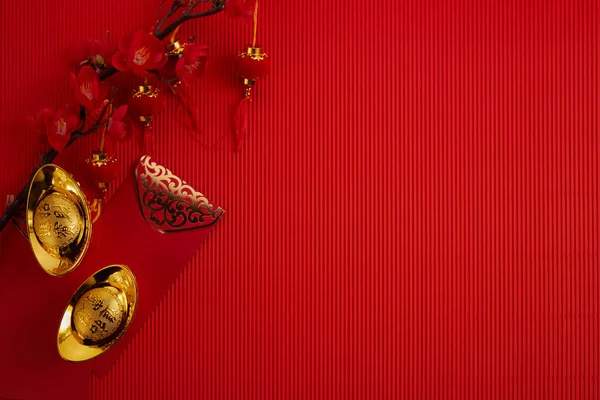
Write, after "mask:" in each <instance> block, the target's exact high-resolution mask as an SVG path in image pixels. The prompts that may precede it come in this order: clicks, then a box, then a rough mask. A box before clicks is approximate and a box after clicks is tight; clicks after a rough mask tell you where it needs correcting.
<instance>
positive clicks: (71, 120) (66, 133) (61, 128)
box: [36, 107, 79, 151]
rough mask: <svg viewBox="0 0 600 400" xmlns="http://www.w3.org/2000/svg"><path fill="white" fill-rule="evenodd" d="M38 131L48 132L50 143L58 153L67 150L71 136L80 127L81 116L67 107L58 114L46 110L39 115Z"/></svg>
mask: <svg viewBox="0 0 600 400" xmlns="http://www.w3.org/2000/svg"><path fill="white" fill-rule="evenodd" d="M36 119H37V125H38V130H40V131H44V130H45V131H46V135H47V137H48V142H49V143H50V146H52V147H53V148H54V149H55V150H56V151H62V149H64V148H65V146H66V145H67V143H69V140H70V139H71V134H73V132H75V130H76V129H77V127H78V125H79V116H78V114H77V112H76V111H75V110H73V109H72V108H70V107H66V108H64V109H62V110H59V111H58V112H55V111H54V110H52V109H50V108H44V109H43V110H41V111H40V112H39V113H38V115H37V118H36Z"/></svg>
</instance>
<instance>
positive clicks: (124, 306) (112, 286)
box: [57, 265, 137, 361]
mask: <svg viewBox="0 0 600 400" xmlns="http://www.w3.org/2000/svg"><path fill="white" fill-rule="evenodd" d="M136 303H137V285H136V282H135V277H134V276H133V274H132V273H131V271H130V270H129V268H128V267H127V266H125V265H111V266H108V267H106V268H103V269H101V270H100V271H98V272H96V273H95V274H94V275H92V276H91V277H90V278H89V279H88V280H86V281H85V282H84V283H83V284H82V285H81V287H80V288H79V289H78V290H77V292H75V294H74V295H73V297H72V298H71V300H70V301H69V304H68V305H67V308H66V309H65V312H64V314H63V317H62V320H61V322H60V327H59V329H58V337H57V346H58V353H59V354H60V356H61V357H62V358H64V359H65V360H67V361H86V360H90V359H92V358H94V357H97V356H99V355H100V354H102V353H104V352H106V351H108V350H109V349H110V348H111V347H113V346H114V345H115V344H116V343H117V342H118V341H119V340H120V339H121V338H122V337H123V335H124V334H125V332H126V331H127V328H128V327H129V325H130V324H131V320H132V319H133V315H134V313H135V307H136Z"/></svg>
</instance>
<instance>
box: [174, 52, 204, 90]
mask: <svg viewBox="0 0 600 400" xmlns="http://www.w3.org/2000/svg"><path fill="white" fill-rule="evenodd" d="M207 58H208V46H205V45H198V44H196V43H192V44H189V45H187V46H185V49H184V50H183V56H182V57H181V58H180V59H179V61H178V62H177V65H176V67H175V73H176V74H177V76H178V77H179V78H180V79H181V80H182V81H185V82H186V83H188V84H190V83H192V82H193V81H194V80H195V79H196V78H198V77H199V76H200V75H202V74H203V73H204V69H205V68H206V60H207Z"/></svg>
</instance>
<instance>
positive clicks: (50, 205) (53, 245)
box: [33, 192, 83, 255]
mask: <svg viewBox="0 0 600 400" xmlns="http://www.w3.org/2000/svg"><path fill="white" fill-rule="evenodd" d="M82 228H83V221H82V220H81V217H80V216H79V212H78V210H77V204H75V202H74V201H73V200H71V199H70V198H68V197H67V196H65V195H63V194H61V193H57V192H54V193H51V194H50V195H48V196H46V197H44V198H43V199H42V200H41V201H40V202H39V203H38V206H37V208H36V210H35V212H34V213H33V229H34V232H35V236H36V237H37V238H38V239H39V241H40V242H41V243H42V247H43V248H44V249H46V251H48V252H50V253H53V254H57V255H58V254H60V250H61V249H63V248H65V247H67V246H69V245H70V244H71V243H73V242H74V241H75V240H76V239H77V236H79V232H80V231H81V229H82Z"/></svg>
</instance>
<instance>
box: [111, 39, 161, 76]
mask: <svg viewBox="0 0 600 400" xmlns="http://www.w3.org/2000/svg"><path fill="white" fill-rule="evenodd" d="M119 49H120V50H119V51H118V52H117V53H115V55H114V56H113V58H112V61H113V65H114V66H115V68H116V69H118V70H119V71H129V70H131V71H133V72H134V73H135V74H136V75H139V76H142V77H147V76H149V75H150V74H149V73H148V71H149V70H158V69H161V68H162V67H163V66H164V65H165V64H166V62H167V57H166V55H165V46H164V45H163V44H162V42H161V41H160V40H158V39H157V38H156V37H155V36H153V35H150V34H149V33H146V32H144V31H138V32H136V33H133V34H129V35H126V36H124V37H122V38H121V40H120V41H119Z"/></svg>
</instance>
